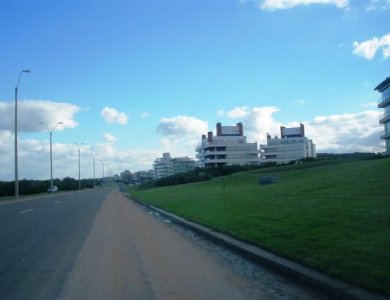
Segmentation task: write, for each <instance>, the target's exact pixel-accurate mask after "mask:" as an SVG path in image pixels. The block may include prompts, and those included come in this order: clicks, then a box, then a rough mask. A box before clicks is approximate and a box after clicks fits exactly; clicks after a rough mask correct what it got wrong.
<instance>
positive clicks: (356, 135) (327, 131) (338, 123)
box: [304, 110, 381, 152]
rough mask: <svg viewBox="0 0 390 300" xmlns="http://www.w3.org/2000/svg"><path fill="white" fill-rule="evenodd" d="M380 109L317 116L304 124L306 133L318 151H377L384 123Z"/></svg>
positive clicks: (379, 146)
mask: <svg viewBox="0 0 390 300" xmlns="http://www.w3.org/2000/svg"><path fill="white" fill-rule="evenodd" d="M379 114H380V113H379V112H378V111H370V110H368V111H363V112H359V113H355V114H339V115H330V116H318V117H316V118H314V120H312V121H309V122H304V123H305V130H306V135H307V136H308V137H310V138H312V139H313V140H314V142H315V143H316V145H317V150H318V151H319V152H378V151H380V150H381V149H380V148H381V141H380V138H379V132H380V130H381V126H380V125H379V123H378V120H379Z"/></svg>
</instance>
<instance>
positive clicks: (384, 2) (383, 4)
mask: <svg viewBox="0 0 390 300" xmlns="http://www.w3.org/2000/svg"><path fill="white" fill-rule="evenodd" d="M389 8H390V0H371V1H370V3H369V4H368V6H367V10H368V11H371V10H377V9H381V10H385V9H389Z"/></svg>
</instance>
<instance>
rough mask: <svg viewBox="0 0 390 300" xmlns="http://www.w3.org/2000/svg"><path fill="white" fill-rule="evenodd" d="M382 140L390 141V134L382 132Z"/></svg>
mask: <svg viewBox="0 0 390 300" xmlns="http://www.w3.org/2000/svg"><path fill="white" fill-rule="evenodd" d="M380 136H381V139H390V132H386V131H384V130H383V131H381V133H380Z"/></svg>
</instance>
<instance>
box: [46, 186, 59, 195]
mask: <svg viewBox="0 0 390 300" xmlns="http://www.w3.org/2000/svg"><path fill="white" fill-rule="evenodd" d="M47 192H48V193H57V192H58V188H57V187H56V186H55V185H53V186H52V187H49V188H48V190H47Z"/></svg>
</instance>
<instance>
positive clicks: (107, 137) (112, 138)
mask: <svg viewBox="0 0 390 300" xmlns="http://www.w3.org/2000/svg"><path fill="white" fill-rule="evenodd" d="M103 139H104V140H105V141H106V142H107V143H115V142H116V141H117V139H116V137H115V136H113V135H112V134H109V133H107V132H106V133H104V134H103Z"/></svg>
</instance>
